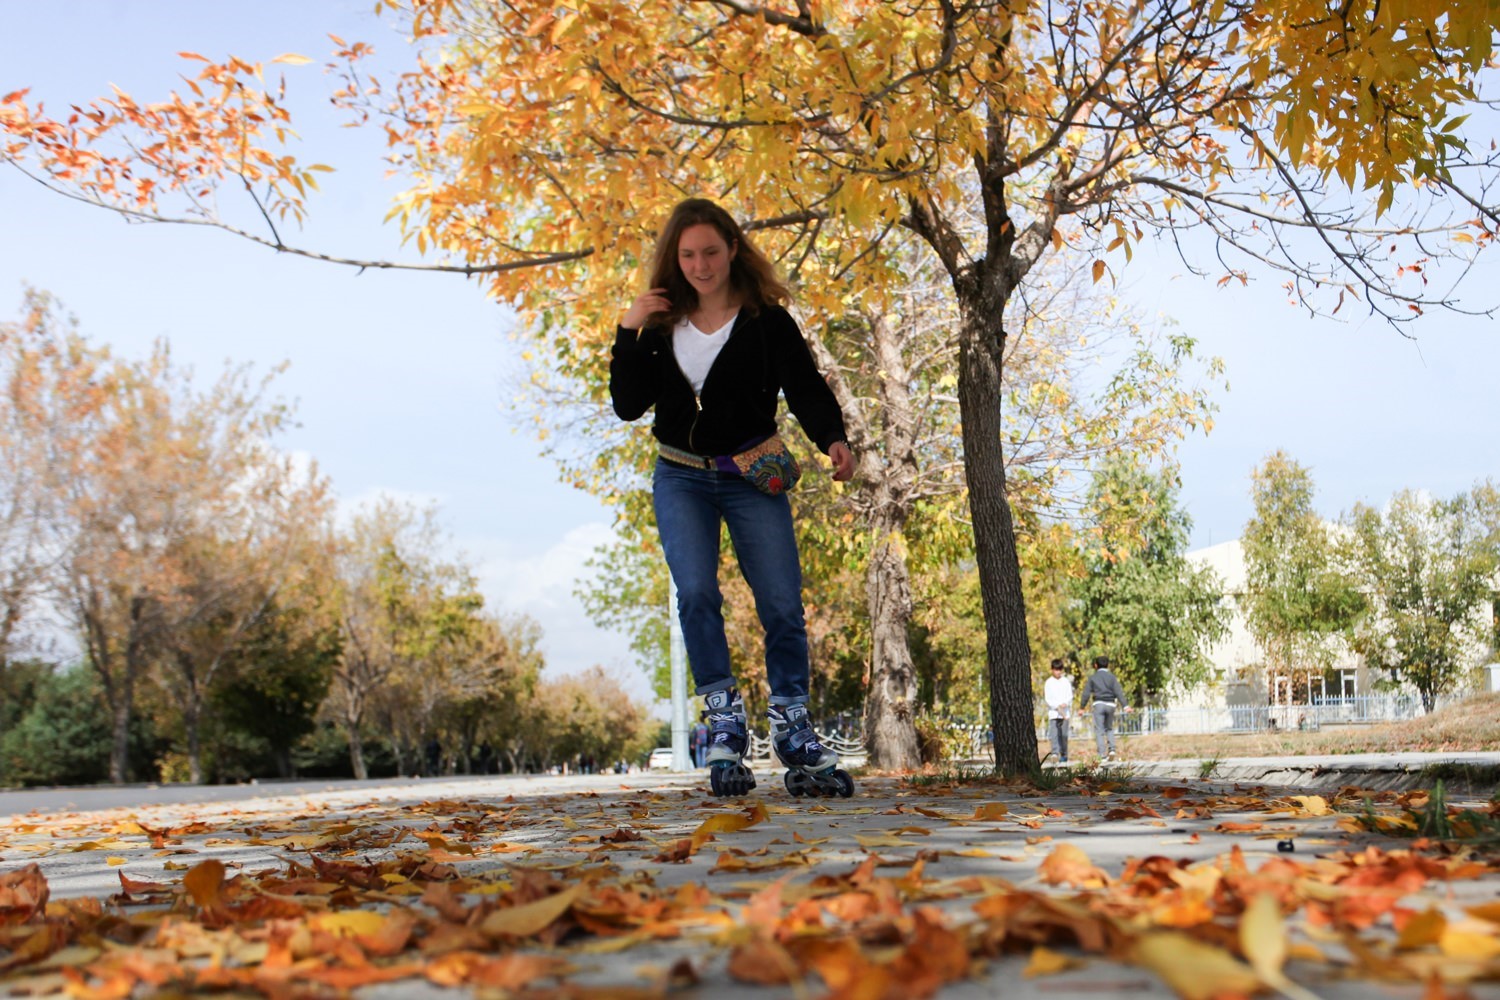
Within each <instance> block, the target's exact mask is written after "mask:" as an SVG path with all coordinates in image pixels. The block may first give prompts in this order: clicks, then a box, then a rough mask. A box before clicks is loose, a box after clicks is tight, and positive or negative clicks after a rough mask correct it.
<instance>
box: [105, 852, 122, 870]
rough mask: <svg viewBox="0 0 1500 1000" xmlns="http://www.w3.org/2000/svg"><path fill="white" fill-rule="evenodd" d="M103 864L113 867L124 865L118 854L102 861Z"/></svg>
mask: <svg viewBox="0 0 1500 1000" xmlns="http://www.w3.org/2000/svg"><path fill="white" fill-rule="evenodd" d="M104 863H105V864H107V865H110V866H111V867H113V866H115V865H123V864H124V863H125V859H124V858H122V857H120V856H119V855H118V854H111V855H110V856H109V857H107V858H105V859H104Z"/></svg>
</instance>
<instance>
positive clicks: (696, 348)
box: [672, 313, 739, 392]
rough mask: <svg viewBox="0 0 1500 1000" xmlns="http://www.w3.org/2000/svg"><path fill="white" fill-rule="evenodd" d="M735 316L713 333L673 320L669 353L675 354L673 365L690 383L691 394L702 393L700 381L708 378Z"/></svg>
mask: <svg viewBox="0 0 1500 1000" xmlns="http://www.w3.org/2000/svg"><path fill="white" fill-rule="evenodd" d="M738 315H739V313H735V314H734V316H731V317H729V321H728V322H727V323H725V324H724V325H723V326H721V327H719V328H718V329H717V330H715V331H714V332H713V333H704V332H703V331H702V330H700V329H698V328H697V327H696V326H694V325H693V324H692V321H691V320H689V319H688V318H687V317H683V318H682V319H680V320H678V321H677V326H676V328H674V329H673V330H672V353H673V354H675V355H677V365H678V367H679V368H681V369H682V374H684V375H686V376H687V380H688V381H689V382H691V383H692V384H693V391H694V392H702V391H703V380H704V379H706V378H707V377H708V370H709V368H711V367H713V363H714V358H717V357H718V356H719V352H720V351H721V350H723V349H724V344H725V342H726V341H728V340H729V331H730V330H731V329H733V328H734V320H735V317H736V316H738Z"/></svg>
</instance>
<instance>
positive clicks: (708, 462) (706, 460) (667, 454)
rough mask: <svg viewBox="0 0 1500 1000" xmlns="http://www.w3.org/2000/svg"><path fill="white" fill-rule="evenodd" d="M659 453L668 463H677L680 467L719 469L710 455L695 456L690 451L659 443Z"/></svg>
mask: <svg viewBox="0 0 1500 1000" xmlns="http://www.w3.org/2000/svg"><path fill="white" fill-rule="evenodd" d="M657 451H658V452H659V453H660V455H661V457H662V458H665V459H666V460H667V461H668V462H675V463H676V464H678V465H686V466H688V467H690V468H694V469H717V468H718V467H719V466H718V463H717V462H715V461H714V460H713V458H712V457H710V456H708V455H694V454H693V453H692V452H690V451H683V450H682V449H681V448H673V447H672V446H671V445H669V444H661V443H659V442H658V444H657Z"/></svg>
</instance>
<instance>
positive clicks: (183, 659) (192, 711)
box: [177, 653, 203, 785]
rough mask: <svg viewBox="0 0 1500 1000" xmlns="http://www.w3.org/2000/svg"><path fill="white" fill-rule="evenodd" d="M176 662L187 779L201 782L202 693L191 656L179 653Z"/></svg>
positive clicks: (199, 783)
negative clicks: (178, 675)
mask: <svg viewBox="0 0 1500 1000" xmlns="http://www.w3.org/2000/svg"><path fill="white" fill-rule="evenodd" d="M177 664H178V666H179V667H180V668H181V671H182V684H183V692H182V728H183V729H184V730H186V734H187V758H188V781H189V782H190V783H192V784H194V785H201V784H203V739H202V728H203V727H202V724H201V719H202V715H203V695H202V692H201V690H200V689H199V686H198V672H197V671H196V670H195V669H194V663H193V660H192V658H191V657H190V656H189V655H188V654H186V653H179V654H178V658H177Z"/></svg>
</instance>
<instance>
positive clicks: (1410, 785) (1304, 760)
mask: <svg viewBox="0 0 1500 1000" xmlns="http://www.w3.org/2000/svg"><path fill="white" fill-rule="evenodd" d="M1119 766H1120V767H1122V768H1125V769H1128V770H1129V772H1130V773H1131V774H1132V775H1135V776H1138V777H1149V778H1162V779H1181V780H1190V779H1191V780H1211V781H1214V782H1233V783H1238V784H1255V785H1274V786H1278V787H1283V788H1308V789H1315V790H1336V789H1339V788H1343V787H1345V786H1347V785H1354V786H1357V787H1359V788H1368V789H1372V790H1374V791H1409V790H1412V789H1418V788H1430V787H1432V786H1433V785H1434V784H1435V782H1436V781H1437V779H1439V778H1441V779H1442V780H1443V783H1444V786H1445V787H1446V788H1447V789H1448V790H1449V791H1451V792H1453V793H1455V794H1462V795H1475V796H1481V797H1488V796H1489V795H1491V794H1492V793H1494V791H1495V789H1496V784H1497V780H1496V779H1497V776H1500V753H1448V754H1445V753H1435V754H1418V753H1400V754H1351V755H1349V756H1348V757H1327V756H1325V757H1243V758H1233V759H1226V760H1211V759H1210V760H1206V759H1190V760H1145V761H1131V760H1126V761H1121V762H1120V765H1119Z"/></svg>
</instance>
